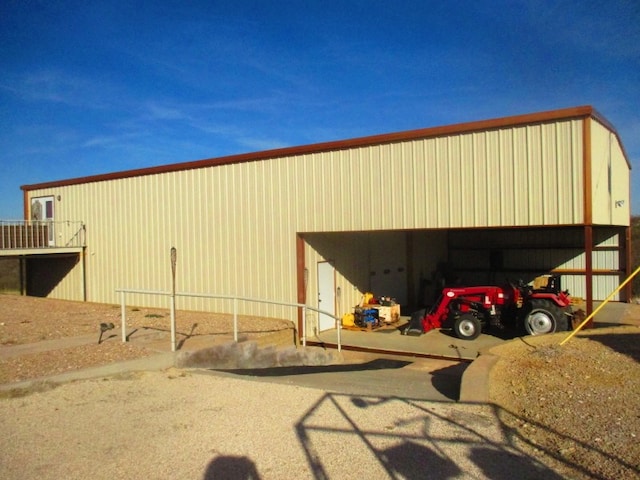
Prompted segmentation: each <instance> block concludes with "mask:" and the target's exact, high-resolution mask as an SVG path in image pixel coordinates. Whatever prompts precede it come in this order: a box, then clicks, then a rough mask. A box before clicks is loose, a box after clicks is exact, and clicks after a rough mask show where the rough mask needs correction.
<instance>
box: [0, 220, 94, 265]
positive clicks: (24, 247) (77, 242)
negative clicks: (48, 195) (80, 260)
mask: <svg viewBox="0 0 640 480" xmlns="http://www.w3.org/2000/svg"><path fill="white" fill-rule="evenodd" d="M85 231H86V228H85V225H84V223H83V222H80V221H63V222H56V221H35V220H33V221H32V220H0V256H13V255H29V254H45V253H61V252H79V251H81V250H82V249H83V248H84V247H85V246H86V243H85Z"/></svg>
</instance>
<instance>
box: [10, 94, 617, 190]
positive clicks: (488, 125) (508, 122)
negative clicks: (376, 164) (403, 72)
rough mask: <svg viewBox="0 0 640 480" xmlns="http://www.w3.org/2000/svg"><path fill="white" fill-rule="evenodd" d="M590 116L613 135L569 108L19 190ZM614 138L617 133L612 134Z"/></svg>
mask: <svg viewBox="0 0 640 480" xmlns="http://www.w3.org/2000/svg"><path fill="white" fill-rule="evenodd" d="M589 116H592V117H594V118H597V119H598V121H600V122H601V123H602V124H603V125H605V126H607V127H608V128H610V129H611V130H612V131H614V132H615V130H614V129H613V127H611V126H610V124H609V122H607V120H606V119H604V117H602V116H601V115H599V114H598V113H597V112H596V111H595V110H594V109H593V107H591V106H582V107H572V108H565V109H561V110H550V111H546V112H539V113H530V114H525V115H516V116H511V117H503V118H496V119H491V120H481V121H476V122H467V123H459V124H454V125H447V126H442V127H430V128H423V129H419V130H408V131H404V132H398V133H386V134H382V135H373V136H368V137H360V138H354V139H350V140H339V141H331V142H323V143H315V144H311V145H303V146H297V147H286V148H279V149H274V150H265V151H261V152H253V153H243V154H239V155H229V156H224V157H218V158H209V159H204V160H195V161H191V162H183V163H174V164H169V165H161V166H157V167H149V168H140V169H135V170H126V171H121V172H114V173H106V174H101V175H93V176H89V177H80V178H72V179H68V180H59V181H53V182H45V183H38V184H33V185H22V186H21V187H20V188H21V189H22V190H24V191H27V190H37V189H43V188H53V187H66V186H69V185H79V184H83V183H92V182H102V181H107V180H116V179H123V178H130V177H139V176H143V175H155V174H159V173H168V172H177V171H183V170H192V169H196V168H204V167H215V166H220V165H230V164H234V163H244V162H254V161H258V160H266V159H270V158H278V157H285V156H293V155H307V154H311V153H319V152H326V151H331V150H345V149H348V148H354V147H364V146H370V145H380V144H388V143H396V142H402V141H408V140H416V139H421V138H430V137H440V136H444V135H452V134H460V133H469V132H474V131H481V130H491V129H496V128H506V127H513V126H518V125H525V124H534V123H543V122H550V121H554V120H563V119H569V118H581V117H589ZM616 135H617V133H616Z"/></svg>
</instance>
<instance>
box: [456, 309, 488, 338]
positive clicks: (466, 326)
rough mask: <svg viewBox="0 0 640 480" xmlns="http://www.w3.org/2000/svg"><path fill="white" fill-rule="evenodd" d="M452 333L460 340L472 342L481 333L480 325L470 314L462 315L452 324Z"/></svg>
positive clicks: (476, 318)
mask: <svg viewBox="0 0 640 480" xmlns="http://www.w3.org/2000/svg"><path fill="white" fill-rule="evenodd" d="M453 331H454V332H455V333H456V336H457V337H458V338H461V339H462V340H474V339H476V338H478V337H479V336H480V334H481V333H482V323H480V320H479V319H478V317H476V316H475V315H473V314H471V313H463V314H462V315H460V316H459V317H458V318H456V321H455V322H454V323H453Z"/></svg>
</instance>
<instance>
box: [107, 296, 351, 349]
mask: <svg viewBox="0 0 640 480" xmlns="http://www.w3.org/2000/svg"><path fill="white" fill-rule="evenodd" d="M116 293H119V294H120V317H121V323H122V341H123V342H126V341H127V334H126V318H127V317H126V315H127V313H126V294H127V293H132V294H142V295H161V296H165V297H171V303H170V310H171V351H172V352H175V351H176V326H175V318H176V317H175V297H192V298H213V299H221V300H233V340H234V341H235V342H237V341H238V302H239V301H244V302H255V303H265V304H269V305H280V306H284V307H291V308H301V309H302V346H303V347H306V346H307V310H312V311H314V312H317V313H320V314H325V315H329V316H330V317H332V318H333V319H334V320H335V325H336V331H337V334H338V351H339V352H340V351H342V339H341V332H340V331H341V327H342V322H341V319H340V318H339V317H337V316H336V315H334V314H332V313H329V312H327V311H324V310H320V309H319V308H315V307H312V306H310V305H306V304H304V303H289V302H279V301H275V300H264V299H259V298H250V297H240V296H237V295H216V294H211V293H189V292H176V293H175V294H174V293H172V292H164V291H157V290H139V289H133V288H117V289H116Z"/></svg>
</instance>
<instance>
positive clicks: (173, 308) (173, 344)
mask: <svg viewBox="0 0 640 480" xmlns="http://www.w3.org/2000/svg"><path fill="white" fill-rule="evenodd" d="M176 257H177V252H176V247H171V351H172V352H175V351H176Z"/></svg>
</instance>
